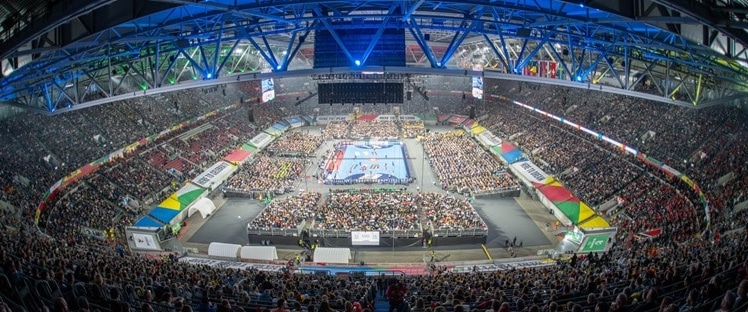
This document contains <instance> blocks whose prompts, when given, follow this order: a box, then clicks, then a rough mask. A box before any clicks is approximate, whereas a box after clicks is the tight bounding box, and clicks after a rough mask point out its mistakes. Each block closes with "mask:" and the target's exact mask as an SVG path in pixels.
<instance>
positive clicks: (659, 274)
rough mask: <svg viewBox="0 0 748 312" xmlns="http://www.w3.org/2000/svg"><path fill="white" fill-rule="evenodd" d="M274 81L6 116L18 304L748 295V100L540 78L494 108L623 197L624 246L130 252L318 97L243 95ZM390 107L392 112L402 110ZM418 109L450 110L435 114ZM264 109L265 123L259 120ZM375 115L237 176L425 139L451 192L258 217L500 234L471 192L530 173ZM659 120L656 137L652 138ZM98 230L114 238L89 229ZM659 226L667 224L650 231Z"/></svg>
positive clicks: (248, 177)
mask: <svg viewBox="0 0 748 312" xmlns="http://www.w3.org/2000/svg"><path fill="white" fill-rule="evenodd" d="M255 89H257V88H255V87H251V86H250V87H245V88H236V89H234V88H227V89H226V90H227V92H226V93H225V96H217V95H215V94H213V95H206V94H202V93H200V92H198V91H189V90H188V91H180V92H176V93H171V94H168V95H159V96H149V97H142V98H139V99H136V100H132V101H128V102H126V103H125V102H120V103H113V104H109V105H106V106H95V107H92V108H89V109H84V110H77V111H73V112H69V113H65V114H62V115H59V116H55V117H43V116H38V115H33V114H23V115H18V116H13V118H10V119H7V120H4V121H3V123H2V124H1V125H0V127H2V129H0V131H2V133H3V135H2V136H0V141H1V142H2V144H0V155H2V156H0V157H1V159H2V161H0V173H1V174H0V186H2V188H3V192H2V205H3V207H2V208H3V215H2V217H1V218H0V222H1V223H2V225H3V235H2V237H1V238H0V241H1V242H2V243H1V244H0V263H2V267H1V268H0V287H2V288H1V289H0V293H1V294H2V296H0V298H2V304H0V311H3V310H4V311H23V310H26V311H37V310H44V309H51V310H54V311H66V309H67V308H69V309H71V310H73V309H79V310H81V311H86V310H85V309H86V308H90V310H91V311H95V310H100V311H110V310H111V311H189V310H198V311H248V310H256V311H266V310H268V311H269V310H272V309H274V308H279V307H280V308H281V309H279V310H274V311H284V309H288V310H292V311H344V310H345V311H346V312H347V311H359V312H362V311H379V310H381V309H382V307H381V305H380V303H381V301H382V299H381V298H382V296H383V292H384V291H383V289H384V288H386V285H387V284H388V283H389V282H390V279H399V280H400V281H402V282H403V284H404V285H405V287H407V289H408V293H407V295H406V296H405V301H406V302H407V303H408V306H409V309H410V310H412V311H420V312H426V311H429V312H436V311H464V310H470V311H481V310H492V311H586V310H588V311H603V312H605V311H715V310H720V311H745V310H746V308H747V307H748V300H747V299H746V291H747V290H748V258H747V253H746V252H745V251H746V250H747V249H748V231H746V225H748V209H744V204H743V205H742V206H741V203H744V202H745V201H746V200H748V172H746V168H748V166H746V165H745V164H746V161H747V160H748V159H747V158H748V153H747V152H746V151H747V150H748V126H747V123H746V116H745V113H744V112H742V111H740V110H739V109H738V108H732V107H714V108H709V109H704V110H700V111H691V110H688V109H685V108H681V107H676V106H668V105H663V104H659V103H652V102H647V101H644V100H640V99H634V98H629V97H623V96H618V95H611V94H606V93H601V92H594V91H587V90H582V89H565V88H559V87H548V86H535V85H530V84H526V83H522V82H507V81H491V80H488V81H486V92H485V93H486V94H487V95H493V96H492V97H490V96H489V97H487V100H486V101H485V103H484V104H482V107H480V110H481V111H480V114H478V115H479V117H478V118H477V119H478V120H479V122H480V124H481V125H482V126H483V127H485V128H486V129H489V130H490V131H491V132H493V133H494V134H495V135H496V136H498V137H501V138H503V139H505V140H507V141H511V142H513V143H515V144H516V146H518V147H519V148H520V149H521V150H522V151H523V152H524V154H525V155H528V157H529V158H530V160H532V161H533V163H535V164H537V165H538V166H539V167H540V168H541V169H542V170H544V171H545V172H547V173H549V174H551V175H552V176H554V177H556V179H558V180H559V181H561V182H562V183H563V185H564V186H566V187H567V188H568V189H569V190H570V191H571V192H572V193H573V194H575V195H576V196H578V197H579V198H582V199H584V200H585V201H586V202H588V203H589V204H590V205H591V206H595V207H598V206H600V205H602V204H603V203H606V202H609V201H611V200H614V201H616V202H617V203H618V205H617V208H616V209H614V210H611V211H605V212H600V213H601V214H602V215H604V217H605V218H606V219H607V220H608V222H610V224H611V225H613V226H615V227H617V233H616V236H615V239H614V241H615V243H614V244H613V245H612V246H610V248H609V249H607V251H605V252H601V253H598V254H580V255H574V256H573V257H560V258H559V259H557V260H558V262H557V263H556V262H554V263H551V264H550V265H544V266H541V267H522V266H521V265H519V264H518V265H516V266H512V265H508V266H507V267H504V268H503V269H500V270H496V269H494V270H483V269H478V267H477V266H475V270H465V271H466V272H463V271H461V273H460V272H457V270H454V266H451V265H449V264H446V263H445V264H443V267H439V268H437V269H436V270H434V269H433V268H434V267H429V268H426V269H424V270H423V272H421V273H420V274H419V275H415V276H410V275H408V276H374V277H371V276H370V277H363V276H353V275H346V276H336V275H325V274H314V275H312V274H291V273H293V270H292V268H289V267H288V266H285V265H278V266H272V267H270V268H271V269H268V270H260V269H258V268H259V266H258V267H252V266H248V267H247V269H242V270H240V269H235V268H230V267H229V268H227V267H223V266H208V265H196V264H190V263H186V262H181V261H179V257H180V254H175V253H165V254H163V257H154V256H153V254H152V253H151V254H148V255H143V254H138V253H135V252H133V251H131V250H127V248H126V246H127V243H126V241H127V240H128V237H126V236H125V234H124V227H125V226H129V225H132V224H133V222H134V220H135V219H137V218H139V217H141V216H143V215H145V214H147V211H146V207H150V206H152V205H154V204H155V203H157V202H159V201H161V200H163V199H164V198H166V197H168V196H169V194H171V193H173V192H174V191H175V188H178V187H179V186H180V185H182V184H183V183H185V182H187V181H190V180H192V179H196V178H197V177H198V176H199V175H200V173H201V172H203V171H204V170H206V169H208V168H209V167H210V166H211V165H213V164H214V163H216V161H220V160H221V159H224V157H226V156H227V155H229V154H230V153H231V152H232V151H234V150H236V149H237V148H239V147H240V146H242V145H243V144H244V143H245V142H247V141H249V140H250V139H252V138H254V137H256V135H258V134H260V133H261V132H262V130H261V129H265V128H266V127H267V126H268V125H271V124H273V123H275V122H276V121H278V120H281V119H283V118H286V117H289V116H287V113H288V112H294V111H295V110H296V109H298V108H297V107H295V105H293V103H284V102H281V101H279V102H276V103H272V104H264V105H251V106H249V105H246V104H245V103H239V102H240V99H245V98H252V97H253V96H256V95H253V94H248V93H251V92H252V90H255ZM247 90H249V91H247ZM559 94H566V95H564V96H563V97H561V96H559ZM562 98H569V99H584V102H583V103H578V102H574V101H568V102H567V101H566V100H561V99H562ZM507 99H511V100H515V101H517V102H520V103H526V104H528V105H532V106H535V107H537V108H538V109H542V110H543V111H546V112H549V113H552V114H555V115H556V116H562V117H563V118H566V119H568V120H572V121H575V122H577V123H579V124H581V125H584V126H585V127H587V128H590V129H595V130H597V131H600V132H601V133H605V134H606V135H607V136H610V137H613V138H615V139H616V140H618V141H620V142H625V143H626V144H627V145H630V146H633V147H635V148H637V149H639V150H640V151H642V152H643V153H644V154H646V155H647V156H648V157H649V158H648V159H649V162H647V161H643V160H642V159H640V158H636V157H631V156H629V155H627V154H626V153H624V151H622V149H621V148H620V147H617V146H612V145H610V144H607V143H606V142H602V141H600V140H596V139H594V138H591V137H590V136H583V135H581V134H580V133H579V131H578V130H577V129H574V128H572V127H568V126H565V125H563V124H561V123H555V122H549V120H550V119H549V118H547V117H544V116H543V115H540V114H537V113H535V112H533V111H531V110H527V109H525V108H523V107H521V106H518V105H516V103H513V102H511V101H510V100H507ZM173 103H179V104H178V105H174V104H173ZM603 103H604V105H603ZM229 104H230V105H229ZM227 105H229V106H227ZM284 105H285V106H287V107H284ZM438 105H439V113H440V114H442V115H447V116H449V115H451V114H455V115H460V114H462V115H467V114H466V113H465V112H466V108H465V105H464V101H461V100H460V98H459V96H456V97H454V98H451V99H450V100H449V101H444V102H440V103H438ZM371 109H372V114H376V113H378V112H376V111H375V110H386V109H387V108H386V107H382V106H380V107H377V108H371ZM284 111H285V112H287V113H286V114H284ZM344 113H348V112H344ZM344 113H343V112H341V114H344ZM408 113H411V114H414V115H416V114H420V115H422V116H427V115H428V114H430V113H433V111H432V110H431V107H428V108H427V107H423V108H422V109H418V108H413V110H412V111H409V112H408ZM250 115H251V117H252V119H254V120H255V122H254V123H251V122H248V119H249V118H248V116H250ZM355 115H358V114H355ZM362 116H365V115H362ZM364 119H366V118H357V120H348V121H342V122H331V123H329V124H327V126H326V127H324V129H323V131H322V135H321V136H317V135H313V134H305V133H303V132H294V133H295V134H292V135H285V136H281V138H280V139H279V140H278V141H276V142H274V143H273V144H271V145H270V146H269V147H268V149H267V150H266V151H264V152H259V153H258V156H257V157H255V158H254V160H252V161H250V162H247V163H244V164H242V165H240V168H239V169H238V171H237V172H236V173H235V174H234V175H233V176H232V177H230V178H229V179H228V182H227V184H226V188H227V189H230V190H232V191H235V192H238V193H246V194H256V195H259V196H267V195H266V194H267V193H274V194H282V193H285V192H286V191H291V190H293V189H294V187H295V185H296V183H298V181H299V179H302V178H306V177H302V176H303V175H304V173H303V171H304V168H305V166H307V165H310V164H311V165H314V162H313V161H308V160H306V159H304V158H303V156H304V155H308V154H310V153H312V152H313V151H314V150H316V149H317V148H319V147H320V145H321V144H322V143H323V142H324V141H325V140H332V139H333V138H340V139H342V138H350V139H354V138H355V139H359V138H368V137H384V138H403V137H407V138H416V137H417V138H419V139H420V140H421V141H420V142H421V144H423V147H424V151H425V152H426V154H428V156H429V159H428V160H429V166H430V168H431V169H432V170H433V171H434V173H435V174H436V176H437V177H438V179H439V182H440V183H441V185H440V187H441V188H442V189H443V190H444V192H442V193H419V192H415V193H414V192H410V191H399V190H395V191H391V192H380V193H373V192H372V193H365V192H330V193H329V194H326V197H325V200H324V201H322V200H321V199H322V198H323V195H322V194H320V193H315V192H299V193H296V194H294V195H291V196H288V197H283V198H277V199H275V200H273V201H271V202H269V203H268V205H267V207H266V208H265V210H264V211H263V213H262V214H260V215H259V216H258V217H257V218H255V219H254V220H252V221H251V223H250V225H249V226H250V227H252V228H258V229H268V228H294V227H296V226H297V225H298V224H299V223H301V222H308V223H309V224H310V226H311V227H312V228H318V229H331V228H332V229H342V230H389V229H412V228H417V227H418V225H417V224H424V223H429V224H431V225H433V226H434V227H435V228H485V227H486V224H485V223H484V222H483V221H482V220H481V219H480V217H479V216H477V214H476V212H475V210H474V209H473V208H472V207H471V206H470V203H469V202H470V196H472V195H475V194H479V193H482V192H491V191H495V190H497V189H505V188H517V187H518V185H519V182H518V180H517V178H516V177H514V176H513V175H511V174H509V173H508V172H507V170H506V167H505V165H504V164H502V163H501V162H499V161H498V160H497V158H495V157H493V156H492V155H491V154H490V153H488V152H487V151H485V150H483V149H482V148H481V147H480V146H479V145H478V144H477V143H476V142H475V140H474V139H473V138H471V137H469V136H468V135H466V134H465V133H464V132H459V131H452V132H447V133H427V132H428V131H426V130H425V129H426V128H425V127H424V126H423V123H418V122H396V121H386V122H372V121H365V120H364ZM424 119H426V117H424ZM434 119H437V118H436V116H435V118H434ZM434 122H438V119H437V120H435V121H434ZM165 129H169V130H170V131H164V130H165ZM649 132H651V133H654V134H655V135H649V136H646V138H644V137H643V136H644V134H646V133H649ZM113 151H116V152H115V153H112V152H113ZM289 155H291V157H289ZM653 160H659V161H661V162H662V163H664V164H667V165H669V166H672V167H670V168H673V169H674V170H678V171H679V172H681V173H682V174H683V175H684V176H688V177H690V178H691V179H692V180H691V181H695V182H696V183H697V184H698V185H700V186H701V188H700V191H703V193H698V192H696V191H695V190H694V187H693V186H692V185H694V184H693V183H691V184H689V183H687V182H684V181H686V180H684V179H682V178H681V177H676V176H673V175H672V174H668V172H672V171H663V170H660V169H659V168H661V166H660V167H658V166H653V165H652V164H651V163H652V162H653ZM92 167H95V168H96V169H95V170H89V169H88V168H92ZM725 177H730V178H727V179H726V178H725ZM60 181H61V182H60ZM56 183H61V184H56ZM61 185H62V187H61V188H60V189H55V187H58V186H61ZM51 190H53V191H51ZM447 191H452V192H457V193H462V194H463V195H466V196H464V197H455V196H454V195H450V194H448V193H447ZM460 196H461V195H460ZM163 221H168V220H163ZM164 223H166V222H164ZM88 229H93V230H99V231H102V232H105V233H106V235H105V236H106V237H104V238H103V239H102V238H101V237H92V236H91V235H86V230H88ZM655 229H656V230H657V232H656V234H652V232H648V231H651V230H655ZM642 233H645V234H646V233H649V234H647V235H644V236H643V235H641V234H642ZM287 260H291V259H287ZM284 305H285V306H284ZM185 307H189V308H185ZM384 309H387V308H386V307H385V308H384Z"/></svg>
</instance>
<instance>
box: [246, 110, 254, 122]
mask: <svg viewBox="0 0 748 312" xmlns="http://www.w3.org/2000/svg"><path fill="white" fill-rule="evenodd" d="M247 118H248V119H249V122H252V123H254V122H255V110H254V109H250V110H249V112H247Z"/></svg>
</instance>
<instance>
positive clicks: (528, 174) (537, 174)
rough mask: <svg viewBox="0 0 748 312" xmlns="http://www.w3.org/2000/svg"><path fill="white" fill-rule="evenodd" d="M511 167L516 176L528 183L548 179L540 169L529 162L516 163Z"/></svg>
mask: <svg viewBox="0 0 748 312" xmlns="http://www.w3.org/2000/svg"><path fill="white" fill-rule="evenodd" d="M511 166H512V168H513V169H514V170H515V172H516V173H517V174H519V175H521V176H522V177H523V178H524V179H526V180H528V181H530V182H543V181H545V179H546V178H548V175H547V174H546V173H545V172H543V170H542V169H540V168H538V166H536V165H535V164H533V163H531V162H529V161H521V162H516V163H513V164H512V165H511Z"/></svg>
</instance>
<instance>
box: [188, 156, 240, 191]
mask: <svg viewBox="0 0 748 312" xmlns="http://www.w3.org/2000/svg"><path fill="white" fill-rule="evenodd" d="M235 170H236V166H234V165H232V164H230V163H227V162H225V161H219V162H217V163H215V164H214V165H213V166H211V167H210V168H208V170H205V171H204V172H203V173H201V174H200V175H199V176H197V177H196V178H195V179H193V180H192V183H193V184H195V185H197V186H199V187H203V188H211V187H213V186H218V185H219V184H221V183H223V181H224V180H226V178H228V177H229V176H230V175H231V174H232V173H233V172H234V171H235Z"/></svg>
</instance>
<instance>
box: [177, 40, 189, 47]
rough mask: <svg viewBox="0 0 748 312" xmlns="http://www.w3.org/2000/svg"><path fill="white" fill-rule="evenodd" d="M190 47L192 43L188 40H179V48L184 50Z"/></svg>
mask: <svg viewBox="0 0 748 312" xmlns="http://www.w3.org/2000/svg"><path fill="white" fill-rule="evenodd" d="M189 46H190V41H189V40H187V39H177V47H178V48H180V49H184V48H186V47H189Z"/></svg>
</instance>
